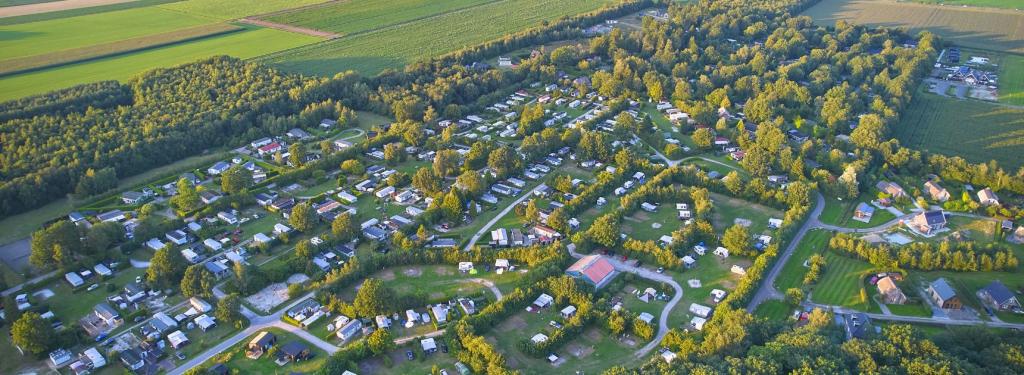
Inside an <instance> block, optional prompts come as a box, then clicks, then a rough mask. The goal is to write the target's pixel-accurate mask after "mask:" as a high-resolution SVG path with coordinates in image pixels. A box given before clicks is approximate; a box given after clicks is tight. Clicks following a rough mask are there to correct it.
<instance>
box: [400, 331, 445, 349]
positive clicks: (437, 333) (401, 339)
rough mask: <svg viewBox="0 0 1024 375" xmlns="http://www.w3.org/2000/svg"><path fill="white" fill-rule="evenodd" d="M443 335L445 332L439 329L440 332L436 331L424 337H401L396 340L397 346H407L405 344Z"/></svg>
mask: <svg viewBox="0 0 1024 375" xmlns="http://www.w3.org/2000/svg"><path fill="white" fill-rule="evenodd" d="M443 334H444V330H443V329H439V330H436V331H431V332H427V333H426V334H423V335H416V336H406V337H399V338H397V339H395V345H402V344H405V343H407V342H409V341H412V340H416V339H419V338H421V337H422V338H431V337H437V336H441V335H443Z"/></svg>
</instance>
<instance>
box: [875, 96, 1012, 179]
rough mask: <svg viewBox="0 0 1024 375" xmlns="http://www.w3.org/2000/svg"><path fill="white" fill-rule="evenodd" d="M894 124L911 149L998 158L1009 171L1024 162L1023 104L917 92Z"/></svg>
mask: <svg viewBox="0 0 1024 375" xmlns="http://www.w3.org/2000/svg"><path fill="white" fill-rule="evenodd" d="M893 129H894V135H895V136H896V137H897V138H899V140H900V142H902V143H903V144H904V145H905V146H907V147H910V148H914V149H924V150H927V151H930V152H935V153H940V154H944V155H949V156H962V157H964V158H965V159H967V160H969V161H971V162H974V163H983V162H988V161H989V160H993V159H994V160H996V161H998V162H999V164H1000V165H1001V166H1003V168H1006V169H1008V170H1017V168H1020V167H1021V166H1022V165H1024V159H1022V158H1021V157H1020V155H1022V154H1024V109H1014V108H1009V107H1004V106H999V105H994V104H988V103H983V102H978V101H973V100H955V99H949V98H942V97H939V96H936V95H932V94H927V93H923V92H918V93H917V95H915V96H914V99H913V100H912V101H911V103H910V105H909V106H908V107H907V110H906V111H904V113H903V114H902V117H901V119H900V121H899V123H897V124H895V126H894V127H893Z"/></svg>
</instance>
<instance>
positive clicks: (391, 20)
mask: <svg viewBox="0 0 1024 375" xmlns="http://www.w3.org/2000/svg"><path fill="white" fill-rule="evenodd" d="M493 1H495V0H451V1H431V0H395V1H388V2H379V1H374V0H354V1H343V2H335V3H329V4H326V5H323V6H313V7H308V8H304V9H299V10H296V11H292V12H283V13H280V14H275V15H272V16H269V17H264V18H263V19H264V20H267V21H271V22H277V23H283V24H289V25H295V26H302V27H308V28H311V29H317V30H324V31H331V32H334V33H338V34H342V35H348V34H353V33H361V32H366V31H371V30H377V29H382V28H385V27H388V26H392V25H396V24H401V23H404V22H409V21H415V20H419V19H422V18H425V17H430V16H434V15H437V14H442V13H448V12H451V11H454V10H458V9H462V8H467V7H472V6H476V5H481V4H486V3H489V2H493Z"/></svg>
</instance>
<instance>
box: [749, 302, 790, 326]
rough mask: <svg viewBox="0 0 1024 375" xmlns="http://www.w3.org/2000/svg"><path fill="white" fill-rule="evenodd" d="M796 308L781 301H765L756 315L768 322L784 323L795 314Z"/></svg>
mask: <svg viewBox="0 0 1024 375" xmlns="http://www.w3.org/2000/svg"><path fill="white" fill-rule="evenodd" d="M794 309H795V308H794V307H793V306H790V305H789V304H787V303H785V302H782V301H779V300H768V301H764V303H762V304H761V306H758V307H757V311H754V315H757V316H760V317H763V318H767V319H768V320H775V321H784V320H786V319H787V318H789V317H790V315H792V314H793V310H794Z"/></svg>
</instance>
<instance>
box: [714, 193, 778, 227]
mask: <svg viewBox="0 0 1024 375" xmlns="http://www.w3.org/2000/svg"><path fill="white" fill-rule="evenodd" d="M711 199H712V200H714V203H715V208H714V215H713V224H714V226H715V229H718V230H721V231H724V230H725V229H727V228H729V227H731V226H733V223H734V221H735V220H736V219H738V218H739V219H747V220H750V221H751V224H750V227H749V229H750V233H764V232H765V231H767V230H768V219H770V218H776V219H781V218H783V216H784V215H783V213H782V211H779V210H776V209H774V208H771V207H767V206H762V205H760V204H756V203H751V202H748V201H745V200H742V199H737V198H733V197H729V196H725V195H722V194H718V193H711Z"/></svg>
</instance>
